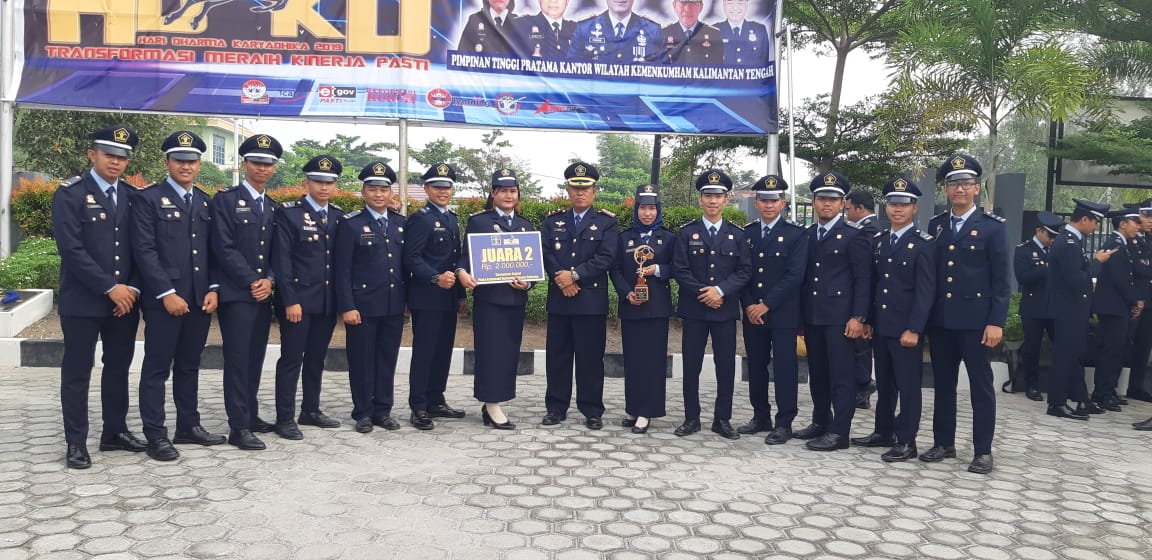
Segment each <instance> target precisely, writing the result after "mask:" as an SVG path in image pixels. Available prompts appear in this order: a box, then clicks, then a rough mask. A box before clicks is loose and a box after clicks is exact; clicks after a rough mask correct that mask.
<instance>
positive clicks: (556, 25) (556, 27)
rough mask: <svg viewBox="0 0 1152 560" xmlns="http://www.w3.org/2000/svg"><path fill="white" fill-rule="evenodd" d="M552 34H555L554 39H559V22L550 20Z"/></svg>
mask: <svg viewBox="0 0 1152 560" xmlns="http://www.w3.org/2000/svg"><path fill="white" fill-rule="evenodd" d="M552 34H553V35H555V36H556V40H557V41H559V40H560V24H559V23H556V22H552Z"/></svg>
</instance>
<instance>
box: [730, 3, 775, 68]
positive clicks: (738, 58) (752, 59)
mask: <svg viewBox="0 0 1152 560" xmlns="http://www.w3.org/2000/svg"><path fill="white" fill-rule="evenodd" d="M749 2H750V0H723V6H724V17H725V19H724V21H722V22H720V23H717V24H716V28H717V29H719V30H720V42H721V43H723V45H724V63H725V64H729V65H733V66H763V65H765V64H766V63H767V62H768V59H769V57H771V56H772V51H771V46H770V45H771V43H770V42H769V36H768V28H767V27H765V26H764V24H762V23H756V22H754V21H748V19H746V18H747V17H748V4H749Z"/></svg>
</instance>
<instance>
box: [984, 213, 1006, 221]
mask: <svg viewBox="0 0 1152 560" xmlns="http://www.w3.org/2000/svg"><path fill="white" fill-rule="evenodd" d="M984 215H985V216H988V217H989V218H992V219H993V220H996V221H997V222H1000V223H1004V222H1007V221H1008V218H1004V217H1002V216H997V215H996V214H993V213H991V212H985V213H984Z"/></svg>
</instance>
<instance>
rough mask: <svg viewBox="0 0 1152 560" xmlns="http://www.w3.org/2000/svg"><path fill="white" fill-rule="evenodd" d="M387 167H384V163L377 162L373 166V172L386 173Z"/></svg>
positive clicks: (377, 173)
mask: <svg viewBox="0 0 1152 560" xmlns="http://www.w3.org/2000/svg"><path fill="white" fill-rule="evenodd" d="M385 169H386V167H384V164H383V163H377V164H376V165H373V166H372V173H375V174H376V175H384V170H385Z"/></svg>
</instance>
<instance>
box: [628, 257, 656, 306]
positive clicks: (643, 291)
mask: <svg viewBox="0 0 1152 560" xmlns="http://www.w3.org/2000/svg"><path fill="white" fill-rule="evenodd" d="M655 257H656V252H655V251H653V250H652V247H649V246H647V245H641V246H639V247H637V248H636V252H635V253H633V254H632V259H633V260H635V261H636V264H638V265H640V268H638V269H636V274H637V275H638V276H639V277H640V278H639V280H636V287H635V288H632V293H634V294H636V301H641V302H644V301H648V281H647V280H645V279H644V263H647V262H648V261H650V260H652V259H653V258H655Z"/></svg>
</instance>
